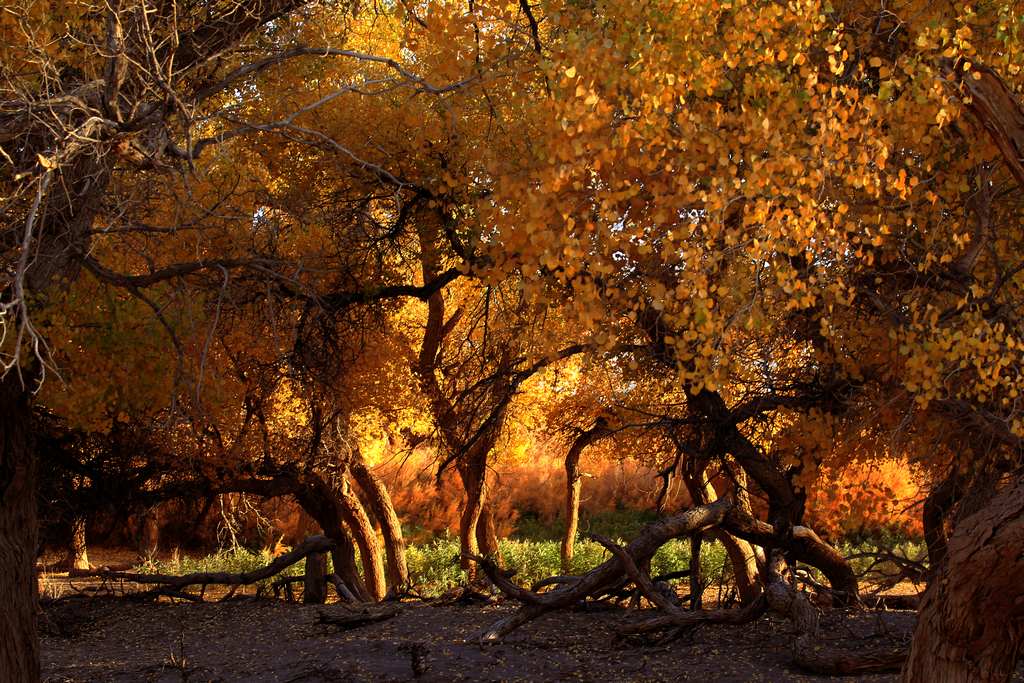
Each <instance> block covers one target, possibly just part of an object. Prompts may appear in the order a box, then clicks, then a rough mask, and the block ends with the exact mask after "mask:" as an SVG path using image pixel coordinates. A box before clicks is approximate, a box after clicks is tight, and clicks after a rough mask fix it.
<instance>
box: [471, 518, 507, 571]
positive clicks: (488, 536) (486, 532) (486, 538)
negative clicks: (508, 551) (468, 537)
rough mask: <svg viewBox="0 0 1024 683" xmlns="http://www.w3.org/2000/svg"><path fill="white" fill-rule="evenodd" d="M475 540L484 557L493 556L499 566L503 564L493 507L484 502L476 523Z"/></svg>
mask: <svg viewBox="0 0 1024 683" xmlns="http://www.w3.org/2000/svg"><path fill="white" fill-rule="evenodd" d="M476 542H477V545H479V546H480V552H482V553H483V554H484V556H485V557H490V558H493V559H494V561H495V562H496V563H497V564H498V566H499V567H501V566H504V562H502V559H501V547H500V546H499V545H498V527H497V525H496V524H495V521H494V507H493V506H492V505H491V504H490V503H487V502H485V503H484V509H483V511H482V512H481V513H480V521H479V523H477V525H476Z"/></svg>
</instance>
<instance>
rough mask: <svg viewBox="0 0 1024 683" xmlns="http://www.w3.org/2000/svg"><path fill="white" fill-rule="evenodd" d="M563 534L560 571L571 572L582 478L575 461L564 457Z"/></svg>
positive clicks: (577, 528)
mask: <svg viewBox="0 0 1024 683" xmlns="http://www.w3.org/2000/svg"><path fill="white" fill-rule="evenodd" d="M565 476H566V483H565V487H566V491H565V535H564V536H562V573H563V574H571V573H572V558H573V556H574V555H575V554H576V534H577V532H578V530H579V523H580V493H581V491H582V489H583V480H582V478H581V477H580V475H579V470H578V468H577V467H576V463H575V462H573V463H570V462H569V459H568V458H566V459H565Z"/></svg>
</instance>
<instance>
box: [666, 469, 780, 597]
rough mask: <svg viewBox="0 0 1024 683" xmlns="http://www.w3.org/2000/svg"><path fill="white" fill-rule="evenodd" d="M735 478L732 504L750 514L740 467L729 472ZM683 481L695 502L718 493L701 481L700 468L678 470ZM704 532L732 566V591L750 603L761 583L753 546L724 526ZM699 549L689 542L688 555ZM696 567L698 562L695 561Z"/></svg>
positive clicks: (702, 479)
mask: <svg viewBox="0 0 1024 683" xmlns="http://www.w3.org/2000/svg"><path fill="white" fill-rule="evenodd" d="M733 477H734V478H736V479H737V481H736V488H737V491H735V493H734V498H735V505H736V507H737V508H739V509H740V510H741V511H743V512H744V513H746V514H750V495H749V493H748V492H747V490H746V476H745V475H744V474H743V472H742V470H739V471H736V472H733ZM682 479H683V483H684V485H685V486H686V488H687V491H688V492H689V494H690V498H691V499H692V500H693V501H694V503H695V504H699V505H707V504H708V503H710V502H712V501H714V500H717V498H718V493H717V492H716V491H715V487H714V486H713V485H712V484H711V482H710V481H705V480H704V473H703V470H702V471H701V472H700V473H699V474H696V475H694V474H691V473H688V472H687V470H686V468H683V472H682ZM708 534H709V535H710V536H712V537H714V538H716V539H717V540H718V541H719V542H721V544H722V545H723V546H724V547H725V552H726V554H727V555H728V556H729V563H730V564H731V565H732V573H733V577H734V578H735V581H736V590H737V591H738V592H739V594H740V602H741V603H742V604H744V605H749V604H752V603H753V602H754V601H755V600H757V599H758V598H759V597H760V596H761V583H760V582H759V581H758V569H757V554H756V552H755V550H754V547H753V546H752V545H751V544H750V543H749V542H747V541H745V540H743V539H742V538H737V537H736V536H733V535H732V534H730V533H729V532H728V531H725V530H724V529H719V528H715V529H711V530H710V531H709V532H708ZM695 549H699V543H698V544H696V545H694V544H693V542H692V541H691V550H690V552H691V556H693V551H694V550H695ZM697 566H698V568H699V562H698V563H697ZM693 584H694V577H693V573H692V572H691V574H690V590H691V594H692V591H693V589H694V588H693Z"/></svg>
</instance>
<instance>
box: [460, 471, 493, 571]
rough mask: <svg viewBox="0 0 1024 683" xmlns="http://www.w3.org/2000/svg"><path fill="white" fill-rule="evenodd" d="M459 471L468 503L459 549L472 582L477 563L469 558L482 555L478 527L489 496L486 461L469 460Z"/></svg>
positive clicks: (463, 518) (465, 505)
mask: <svg viewBox="0 0 1024 683" xmlns="http://www.w3.org/2000/svg"><path fill="white" fill-rule="evenodd" d="M458 470H459V476H460V477H461V478H462V487H463V489H464V490H465V491H466V502H465V504H464V505H463V508H462V516H461V517H460V518H459V547H460V550H461V551H462V568H463V569H464V570H466V573H467V574H468V575H469V579H470V581H472V580H474V579H476V563H475V562H473V561H472V560H470V559H469V556H470V555H479V554H480V544H479V541H478V539H477V533H476V527H477V525H478V524H479V523H480V515H481V514H483V510H484V500H485V498H486V495H487V488H486V481H485V479H486V474H487V464H486V460H485V459H483V458H480V457H474V458H472V459H469V458H467V459H465V460H463V461H461V462H460V463H459V465H458Z"/></svg>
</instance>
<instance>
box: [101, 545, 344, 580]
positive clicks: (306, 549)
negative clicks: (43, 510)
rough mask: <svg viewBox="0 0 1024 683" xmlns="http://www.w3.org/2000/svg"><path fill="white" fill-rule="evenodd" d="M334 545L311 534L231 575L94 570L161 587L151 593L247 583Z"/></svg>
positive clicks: (106, 576)
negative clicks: (267, 561)
mask: <svg viewBox="0 0 1024 683" xmlns="http://www.w3.org/2000/svg"><path fill="white" fill-rule="evenodd" d="M335 545H336V544H335V542H334V541H332V540H331V539H329V538H327V537H326V536H310V537H309V538H307V539H306V540H305V541H303V542H302V543H301V544H299V545H298V546H296V547H295V548H294V549H292V550H291V551H289V552H287V553H284V554H283V555H281V556H279V557H277V558H275V559H274V561H273V562H271V563H270V564H268V565H266V566H264V567H261V568H260V569H254V570H252V571H248V572H242V573H240V574H230V573H228V572H196V573H193V574H185V575H183V576H175V575H171V574H140V573H134V572H109V571H100V572H96V574H95V575H96V576H99V577H101V578H103V579H107V580H120V581H130V582H132V583H141V584H157V585H159V586H161V588H159V589H154V591H150V592H155V591H157V590H172V591H181V590H182V589H184V588H187V587H189V586H207V585H211V584H216V585H223V586H248V585H251V584H254V583H256V582H258V581H262V580H264V579H269V578H270V577H271V576H274V575H276V574H279V573H281V572H282V571H284V570H285V569H287V568H288V567H290V566H292V565H293V564H295V563H297V562H299V561H300V560H302V559H304V558H305V557H306V556H307V555H310V554H311V553H324V552H328V551H330V550H332V549H333V548H334V546H335Z"/></svg>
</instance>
